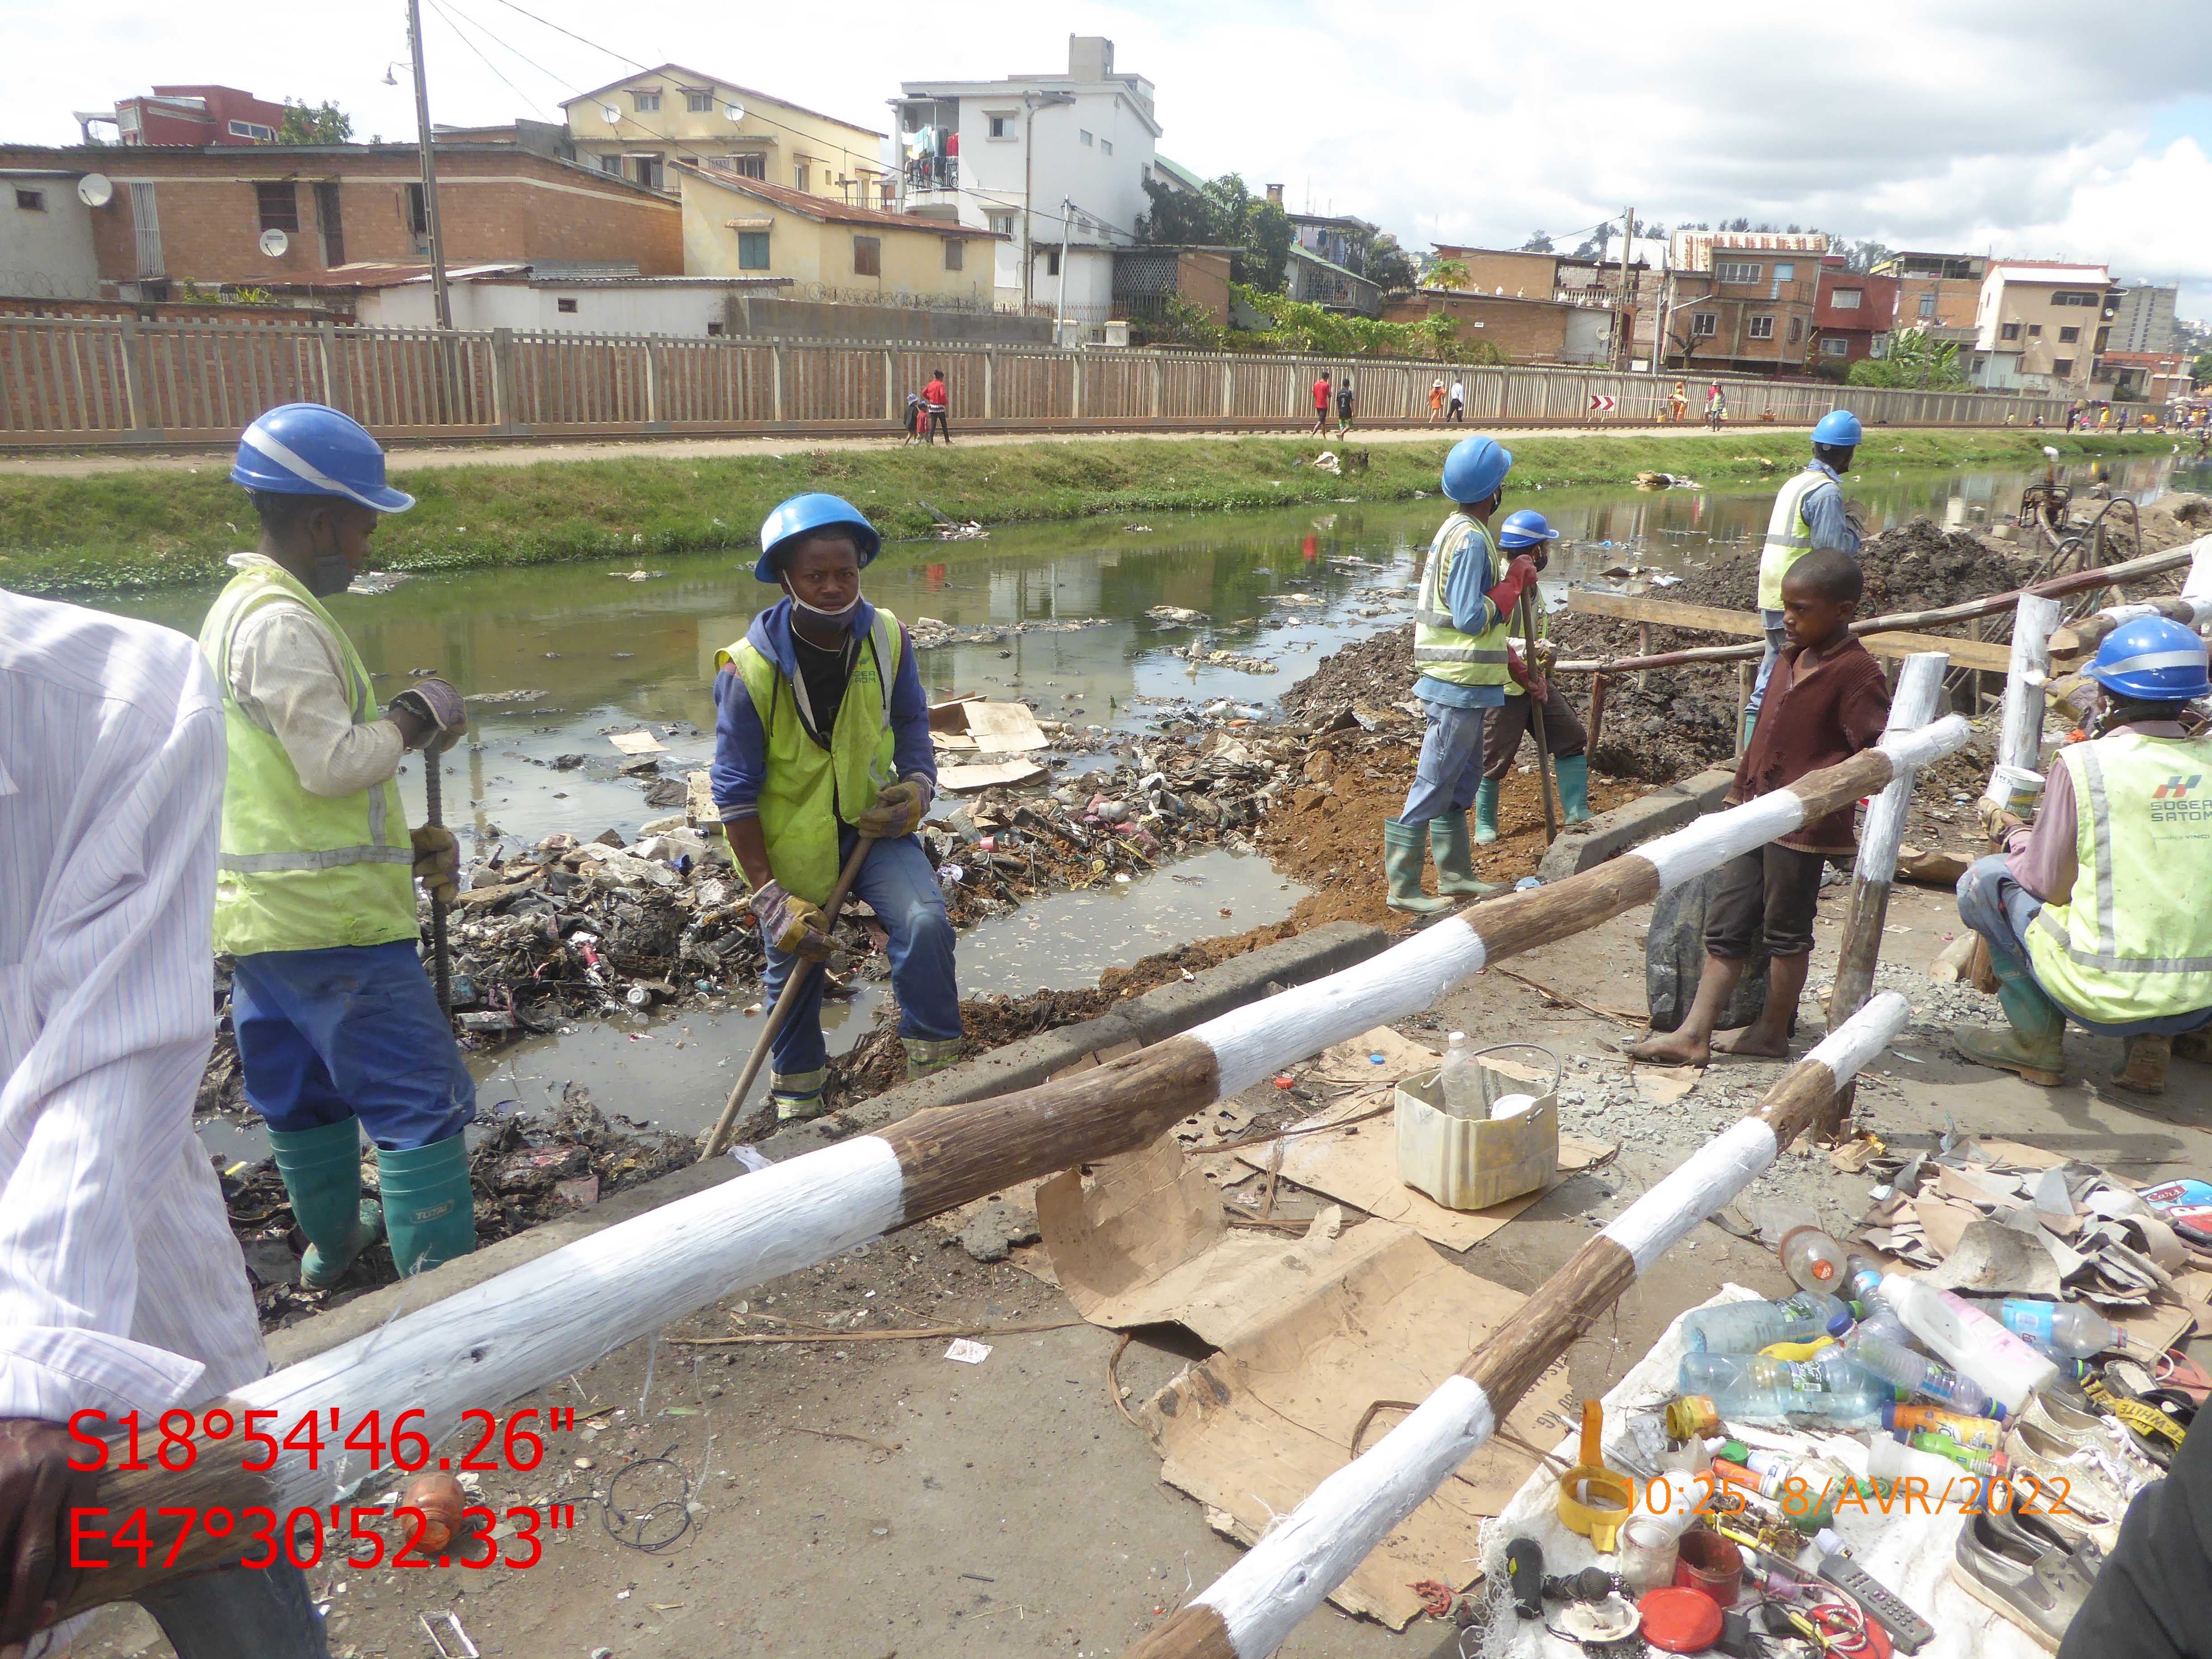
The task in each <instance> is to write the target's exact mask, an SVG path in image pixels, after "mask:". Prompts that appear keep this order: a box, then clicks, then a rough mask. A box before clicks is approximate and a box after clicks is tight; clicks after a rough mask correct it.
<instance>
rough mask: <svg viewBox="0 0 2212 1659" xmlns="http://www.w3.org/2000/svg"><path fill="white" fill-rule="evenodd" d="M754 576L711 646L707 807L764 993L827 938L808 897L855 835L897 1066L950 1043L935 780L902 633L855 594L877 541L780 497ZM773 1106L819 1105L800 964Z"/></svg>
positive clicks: (950, 982)
mask: <svg viewBox="0 0 2212 1659" xmlns="http://www.w3.org/2000/svg"><path fill="white" fill-rule="evenodd" d="M760 539H761V553H760V559H759V562H757V564H755V565H754V567H753V574H754V575H755V576H757V578H758V579H759V580H762V581H763V582H772V583H775V584H777V585H779V586H781V588H782V589H783V593H784V597H783V598H782V599H780V600H778V601H777V602H776V603H775V605H770V606H769V608H768V609H767V610H765V611H762V612H761V613H760V614H759V615H758V616H757V617H754V618H753V620H752V625H751V626H750V627H749V628H748V629H746V630H745V636H744V638H743V639H742V640H739V641H737V642H736V643H735V644H733V645H732V646H730V647H729V648H728V649H726V650H725V651H721V652H719V653H716V656H715V662H716V664H717V665H718V666H719V667H720V670H721V671H720V673H718V674H717V675H716V676H715V678H714V708H715V720H714V772H713V782H714V805H715V808H716V810H717V811H719V812H720V815H721V819H722V827H723V829H724V830H725V832H726V834H727V835H728V836H729V838H730V852H731V854H732V857H734V858H735V859H736V860H737V864H738V869H739V870H741V871H743V872H744V878H745V880H746V881H747V882H748V883H749V884H750V885H751V888H752V896H751V898H750V905H751V908H752V911H753V914H754V915H755V916H756V917H757V919H758V921H759V923H760V930H761V938H762V940H763V943H764V944H765V945H767V947H768V974H767V976H766V979H767V982H766V990H767V994H768V999H769V1002H770V1003H771V1004H773V1003H774V1002H775V1000H776V999H777V998H778V997H780V996H781V994H782V992H783V987H784V984H785V982H786V981H787V980H788V979H789V977H790V975H791V974H792V972H793V969H794V968H795V967H796V965H797V964H798V963H799V959H800V958H801V957H805V958H806V959H808V960H810V961H815V962H818V961H820V960H821V959H822V958H823V957H826V956H827V955H828V954H829V933H828V931H827V928H828V920H827V918H826V917H825V915H823V908H822V907H823V905H825V904H827V903H828V902H829V895H830V893H831V891H832V890H833V889H835V888H836V884H837V874H838V872H839V870H840V869H841V868H842V866H843V865H844V862H845V860H847V859H848V858H849V857H850V856H851V855H852V853H853V850H854V847H855V846H856V845H857V843H858V842H859V839H860V837H861V836H869V837H871V838H872V845H871V846H870V848H868V853H867V856H866V858H865V859H864V860H862V861H861V864H860V872H859V873H858V875H857V876H856V877H855V878H854V884H853V891H854V894H855V895H856V896H858V897H860V898H861V899H863V900H865V901H866V903H867V905H868V908H870V909H872V910H873V911H874V912H875V915H876V920H877V921H879V922H881V923H882V924H883V926H884V929H885V931H886V932H887V933H889V934H890V941H889V945H888V947H887V950H888V954H889V956H890V970H891V992H892V994H893V995H894V996H895V997H896V999H897V1001H898V1009H899V1037H900V1040H901V1042H902V1044H903V1046H904V1048H905V1050H906V1063H907V1064H906V1069H907V1076H908V1078H909V1079H911V1078H916V1077H921V1076H922V1075H924V1074H925V1073H929V1072H933V1071H936V1070H938V1069H939V1068H940V1067H942V1066H949V1065H951V1064H952V1062H953V1061H954V1060H957V1059H958V1058H959V1057H960V1032H961V1027H960V993H959V989H958V987H957V984H956V983H955V981H954V977H953V960H952V923H951V919H950V918H949V917H948V916H947V915H945V895H944V892H943V891H942V890H940V888H939V885H938V872H937V870H936V868H935V867H934V866H933V865H932V863H931V862H930V858H929V855H928V854H927V853H926V852H925V851H924V850H923V849H922V845H921V840H920V839H919V838H918V837H917V836H916V835H915V829H916V827H917V826H918V825H920V823H921V819H922V817H923V815H924V814H925V813H926V812H927V811H928V810H929V804H930V801H931V799H932V798H933V796H934V794H935V793H936V789H937V762H936V758H935V755H934V751H933V748H932V746H931V744H930V738H929V706H928V703H927V701H926V700H925V698H924V696H923V695H922V689H921V670H920V669H919V668H918V667H917V666H916V665H915V656H914V641H912V640H911V639H909V638H908V635H907V631H906V629H905V628H903V627H902V625H901V624H900V623H899V620H898V618H897V617H894V616H892V615H891V613H890V611H879V610H877V609H876V608H874V607H873V606H872V605H869V604H868V602H867V601H866V599H862V598H861V597H860V572H861V570H862V569H863V568H865V567H866V565H867V564H868V563H869V562H870V561H871V560H872V559H873V558H874V557H875V556H876V553H877V550H878V548H879V547H880V545H881V541H880V539H879V538H878V536H877V534H876V531H875V527H874V526H872V525H871V524H870V523H869V522H868V521H867V520H866V517H865V516H863V514H862V513H860V509H859V508H858V507H854V506H853V504H852V503H851V502H849V501H842V500H840V499H839V498H838V497H836V496H835V495H794V496H793V497H792V498H791V499H790V500H789V501H786V502H784V503H783V504H782V505H781V507H777V508H776V509H775V511H774V512H773V513H769V515H768V518H767V519H766V520H765V521H763V524H762V525H761V532H760ZM769 1054H770V1062H769V1094H770V1095H771V1097H773V1098H774V1100H775V1112H776V1116H777V1118H778V1119H779V1120H780V1121H792V1120H794V1119H803V1118H811V1117H816V1116H818V1115H821V1113H822V1112H823V1111H824V1110H825V1109H827V1102H826V1099H825V1096H824V1092H823V1090H824V1085H825V1084H826V1083H827V1081H828V1077H829V1071H828V1067H829V1051H828V1048H827V1047H826V1046H825V1045H824V1043H823V1038H822V975H819V974H809V975H807V976H806V978H805V981H803V983H802V985H801V987H800V989H799V994H798V995H797V998H796V1000H794V1001H793V1005H792V1006H791V1009H790V1010H789V1012H788V1014H787V1017H786V1018H785V1020H784V1023H783V1024H782V1026H781V1028H779V1029H778V1030H777V1031H776V1034H775V1041H774V1042H773V1043H772V1044H771V1046H770V1049H769Z"/></svg>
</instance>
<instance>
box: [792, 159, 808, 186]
mask: <svg viewBox="0 0 2212 1659" xmlns="http://www.w3.org/2000/svg"><path fill="white" fill-rule="evenodd" d="M808 174H809V170H808V168H807V166H806V164H805V162H804V161H801V162H799V163H798V164H797V165H795V166H794V167H793V168H792V169H791V187H792V188H793V190H811V189H812V188H813V186H812V185H809V184H808V183H807V182H806V180H807V178H808Z"/></svg>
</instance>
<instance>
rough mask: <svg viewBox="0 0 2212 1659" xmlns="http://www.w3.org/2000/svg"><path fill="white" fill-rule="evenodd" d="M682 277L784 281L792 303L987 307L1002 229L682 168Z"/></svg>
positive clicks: (678, 175) (676, 180)
mask: <svg viewBox="0 0 2212 1659" xmlns="http://www.w3.org/2000/svg"><path fill="white" fill-rule="evenodd" d="M671 182H672V183H673V184H674V185H676V186H677V188H678V191H679V192H680V193H681V195H682V196H683V198H684V275H685V276H751V277H761V276H780V277H783V278H786V279H787V280H788V281H789V282H791V283H793V284H794V287H793V289H791V290H789V297H791V298H793V299H819V300H842V301H850V302H857V303H863V304H865V303H869V302H889V303H894V304H896V303H901V302H908V303H911V302H914V301H921V302H924V303H927V302H930V301H937V302H939V303H943V304H945V305H946V306H947V307H948V308H950V307H954V306H957V307H961V308H963V309H964V308H969V307H975V308H979V309H985V310H987V309H989V308H990V305H991V301H992V288H993V277H992V267H993V266H994V264H995V263H996V261H995V259H994V257H993V252H992V250H993V248H994V246H995V245H996V244H998V243H1000V242H1003V241H1005V240H1007V239H1006V237H1004V236H1001V235H999V234H996V233H995V232H992V231H987V230H983V229H980V228H977V227H975V226H973V225H963V224H958V223H956V222H953V221H951V220H950V219H925V218H923V217H921V216H920V215H919V214H913V213H885V212H884V211H882V210H880V209H876V208H863V207H848V206H847V205H845V204H843V203H842V202H836V201H830V200H828V199H826V198H824V197H819V196H809V195H805V194H802V193H801V192H800V191H796V190H793V189H790V188H787V186H785V185H772V184H769V183H766V182H764V181H763V180H761V179H749V178H744V177H741V176H739V175H738V174H735V173H720V172H710V171H709V170H708V169H707V168H705V167H684V166H678V167H677V168H676V169H675V171H674V175H673V178H672V179H671Z"/></svg>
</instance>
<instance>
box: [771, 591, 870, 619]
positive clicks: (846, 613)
mask: <svg viewBox="0 0 2212 1659" xmlns="http://www.w3.org/2000/svg"><path fill="white" fill-rule="evenodd" d="M786 591H787V592H788V590H786ZM790 598H791V602H792V604H793V605H796V606H798V607H799V609H800V610H801V611H805V613H806V614H807V615H808V616H810V617H820V618H821V619H822V620H823V622H826V623H837V624H838V625H839V626H840V627H843V626H845V625H847V624H849V623H851V622H852V620H853V618H854V617H856V616H858V615H859V614H860V595H859V594H857V593H856V594H854V596H853V602H852V604H850V605H847V606H846V607H845V608H844V609H843V610H842V611H824V610H823V608H822V607H821V606H820V605H809V604H807V602H806V601H805V600H804V599H800V598H799V595H798V594H796V593H792V594H791V595H790Z"/></svg>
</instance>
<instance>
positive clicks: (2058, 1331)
mask: <svg viewBox="0 0 2212 1659" xmlns="http://www.w3.org/2000/svg"><path fill="white" fill-rule="evenodd" d="M1997 1317H1998V1318H2000V1319H2002V1321H2003V1322H2004V1328H2006V1329H2007V1330H2008V1331H2010V1332H2011V1333H2012V1334H2014V1335H2015V1336H2024V1337H2026V1338H2027V1339H2028V1340H2030V1341H2032V1342H2033V1343H2034V1344H2035V1346H2037V1347H2039V1348H2042V1349H2044V1350H2045V1351H2046V1352H2051V1353H2054V1354H2063V1355H2064V1356H2065V1357H2066V1358H2069V1359H2087V1358H2088V1357H2089V1356H2090V1355H2091V1354H2096V1353H2103V1352H2105V1351H2106V1349H2108V1348H2124V1347H2125V1346H2127V1342H2128V1334H2127V1333H2126V1332H2125V1331H2124V1330H2122V1329H2121V1328H2119V1327H2118V1326H2117V1325H2114V1324H2112V1323H2111V1322H2108V1321H2106V1320H2103V1319H2100V1318H2099V1317H2098V1316H2096V1315H2095V1314H2093V1313H2091V1312H2090V1311H2089V1310H2087V1308H2077V1307H2075V1306H2074V1305H2073V1304H2071V1303H2065V1302H2033V1301H2027V1300H2024V1299H2021V1298H2020V1297H2006V1298H2005V1300H2004V1302H2003V1303H2002V1305H2000V1306H1999V1308H1998V1310H1997Z"/></svg>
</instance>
